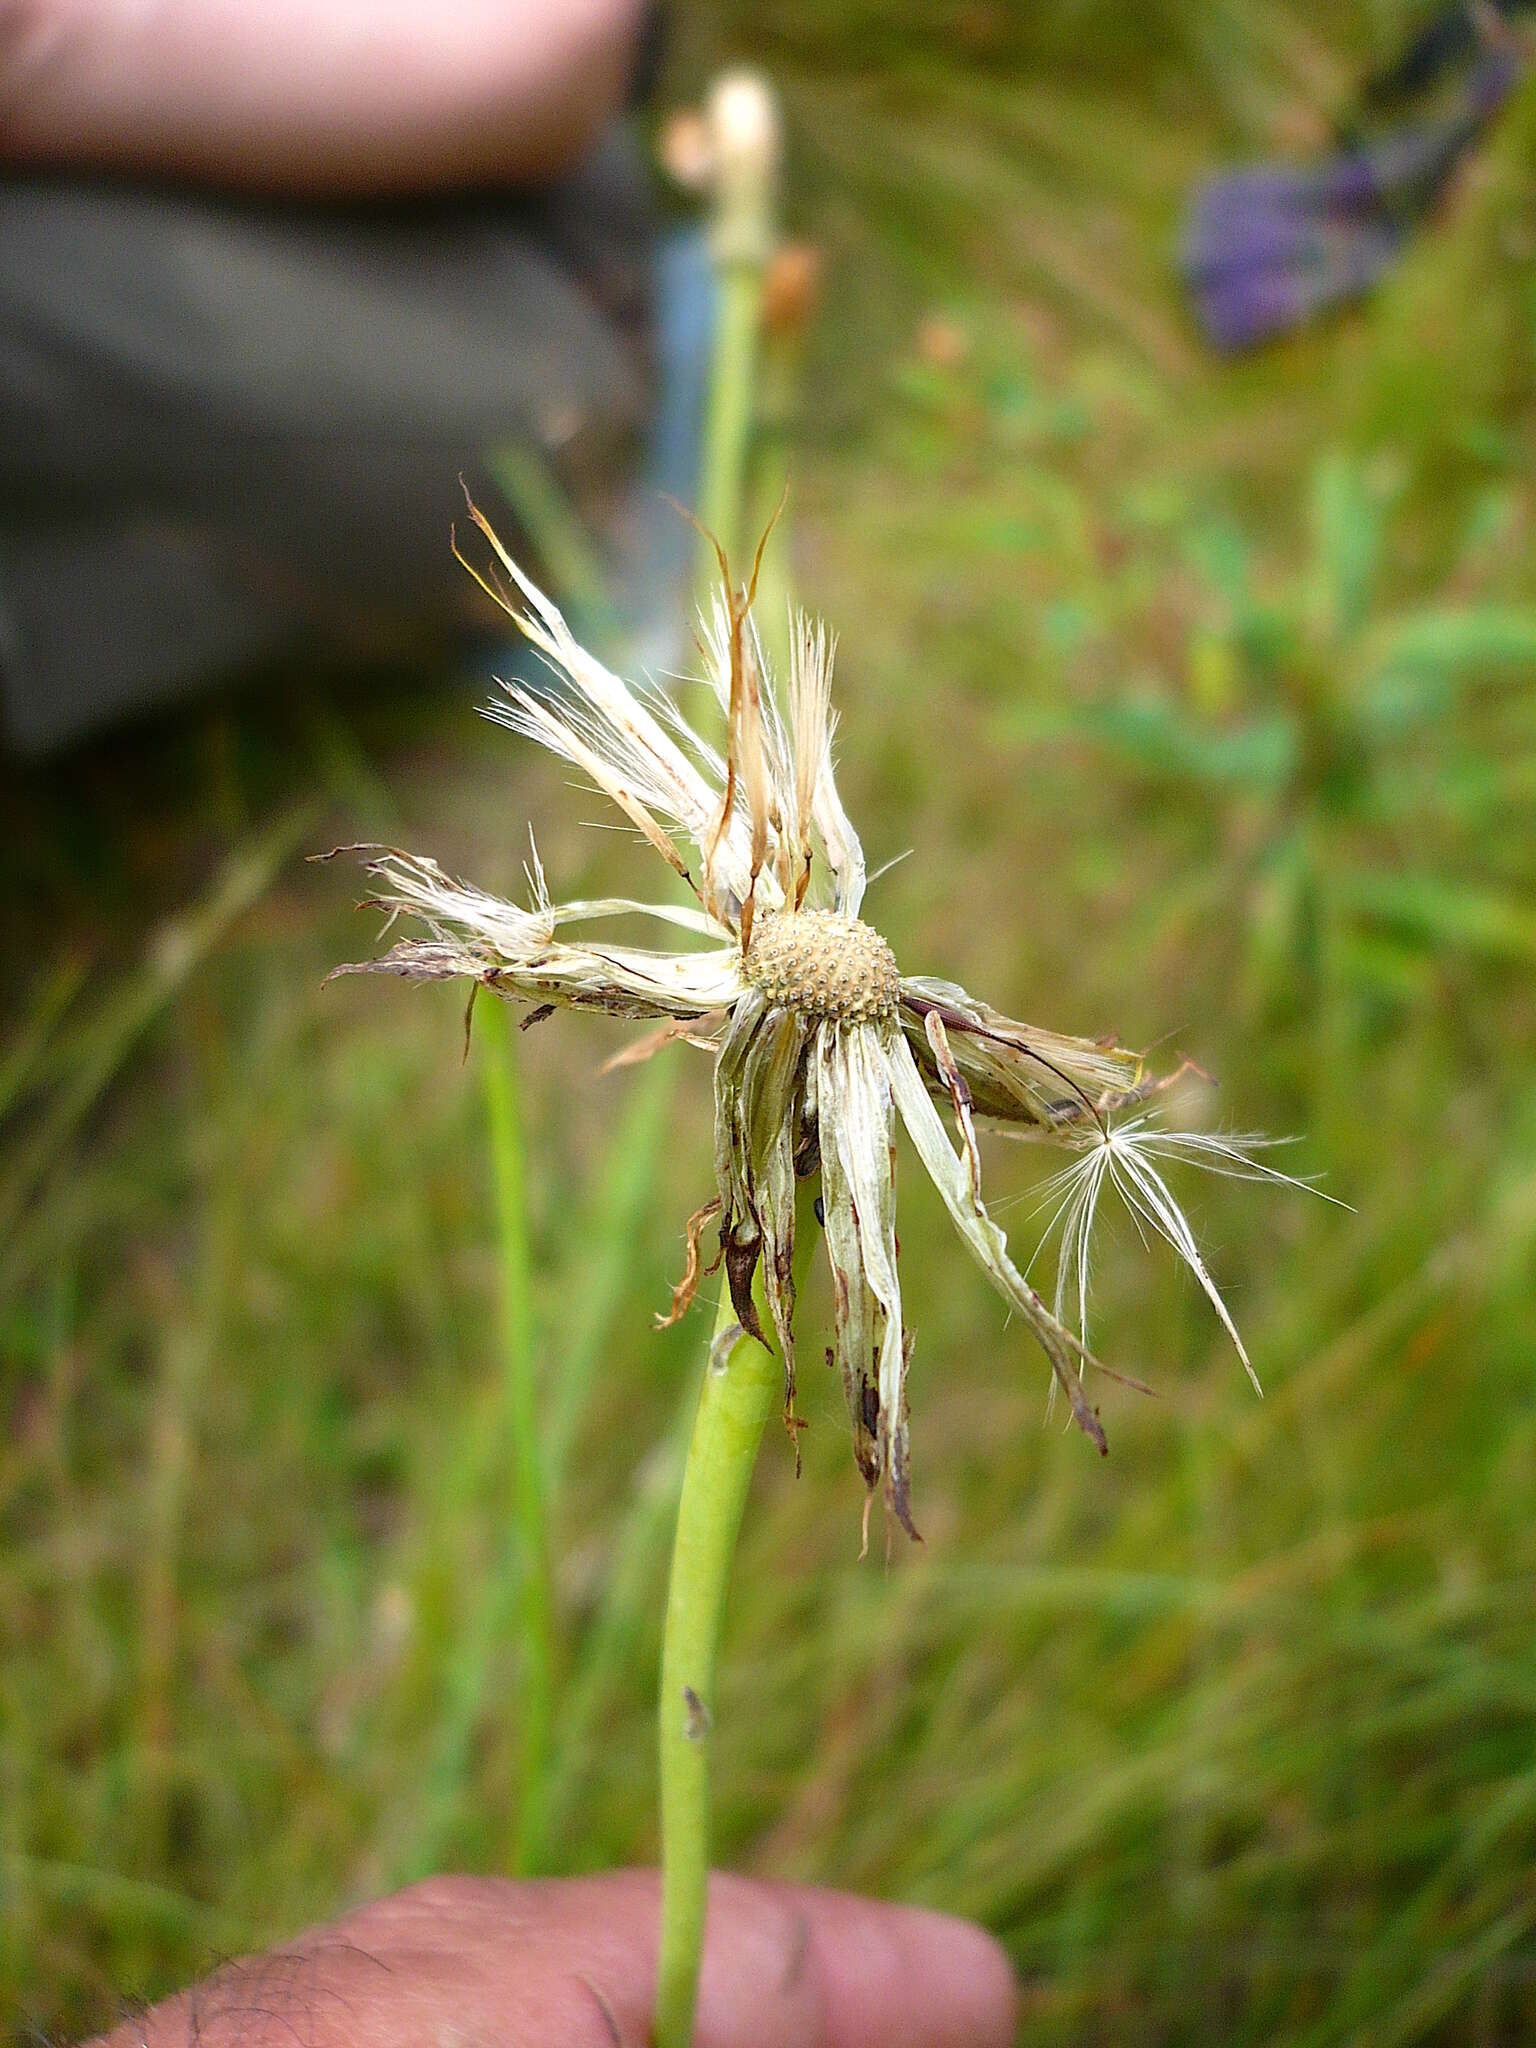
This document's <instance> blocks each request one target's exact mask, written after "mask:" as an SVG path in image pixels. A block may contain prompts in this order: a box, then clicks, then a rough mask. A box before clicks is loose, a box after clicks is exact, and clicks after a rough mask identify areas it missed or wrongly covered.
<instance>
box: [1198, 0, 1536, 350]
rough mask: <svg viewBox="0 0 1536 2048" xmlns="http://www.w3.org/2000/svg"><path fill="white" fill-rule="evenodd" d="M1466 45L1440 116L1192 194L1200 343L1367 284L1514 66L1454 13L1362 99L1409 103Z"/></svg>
mask: <svg viewBox="0 0 1536 2048" xmlns="http://www.w3.org/2000/svg"><path fill="white" fill-rule="evenodd" d="M1512 6H1513V0H1510V4H1507V5H1506V6H1505V8H1504V9H1502V10H1500V11H1501V12H1506V13H1507V12H1510V11H1512ZM1469 47H1470V48H1471V49H1472V50H1474V51H1477V52H1480V54H1478V55H1477V57H1476V61H1475V62H1474V63H1473V65H1472V67H1471V70H1470V73H1469V76H1468V80H1467V84H1466V87H1465V89H1464V91H1463V93H1462V94H1461V96H1460V104H1459V105H1458V106H1456V107H1455V109H1454V110H1453V111H1451V112H1449V113H1447V114H1445V115H1442V116H1440V117H1438V118H1433V119H1421V120H1417V121H1410V122H1405V123H1403V124H1402V125H1400V126H1398V127H1395V128H1388V129H1385V130H1383V131H1382V132H1380V133H1379V134H1377V135H1375V136H1374V137H1372V138H1369V139H1362V140H1360V141H1356V142H1351V143H1349V144H1348V145H1347V146H1346V147H1345V148H1344V149H1342V150H1340V151H1338V152H1337V153H1336V154H1335V155H1333V156H1331V157H1327V158H1325V159H1324V160H1323V161H1322V162H1320V163H1317V164H1313V165H1306V166H1291V165H1286V164H1280V163H1272V162H1271V163H1261V164H1254V165H1249V166H1244V167H1243V168H1241V169H1238V170H1234V171H1223V172H1219V173H1218V174H1217V175H1216V176H1215V177H1213V178H1211V179H1210V180H1209V181H1208V182H1207V183H1206V184H1205V185H1203V186H1202V187H1201V188H1200V190H1199V191H1198V192H1197V193H1196V195H1195V197H1194V200H1193V202H1192V203H1191V206H1190V210H1189V214H1188V216H1187V218H1186V221H1185V225H1184V231H1183V237H1182V242H1181V247H1180V252H1179V268H1180V271H1181V274H1182V275H1183V278H1184V281H1185V284H1186V286H1187V287H1188V289H1189V291H1190V293H1191V295H1192V297H1193V300H1194V306H1195V312H1196V316H1197V318H1198V320H1199V322H1200V325H1201V328H1202V329H1203V331H1204V333H1205V336H1206V339H1207V340H1208V341H1210V342H1211V343H1212V344H1213V346H1215V347H1216V348H1219V349H1222V350H1225V351H1228V352H1235V351H1237V350H1240V349H1245V348H1250V347H1252V346H1254V345H1255V344H1256V343H1259V342H1263V341H1267V340H1269V339H1270V338H1271V337H1273V336H1275V335H1278V334H1283V333H1286V332H1287V331H1289V330H1290V329H1293V328H1295V327H1299V326H1301V325H1302V324H1303V323H1304V322H1306V321H1307V320H1309V319H1310V318H1312V317H1313V315H1315V314H1317V313H1320V312H1322V311H1325V310H1326V309H1327V308H1329V307H1333V306H1338V305H1342V304H1344V303H1346V302H1347V301H1349V300H1351V299H1355V298H1358V297H1360V296H1361V294H1362V293H1364V292H1366V291H1367V290H1368V289H1369V288H1370V287H1371V285H1373V284H1374V283H1375V282H1376V280H1377V278H1379V277H1380V276H1381V274H1382V272H1383V271H1384V270H1385V269H1386V268H1387V266H1388V265H1389V264H1390V263H1391V262H1392V261H1393V259H1394V257H1395V256H1396V255H1397V253H1398V251H1399V250H1400V248H1401V247H1402V245H1403V242H1404V241H1405V240H1406V238H1407V236H1408V235H1409V233H1410V232H1411V230H1412V229H1413V228H1414V227H1415V226H1416V225H1417V224H1418V223H1419V222H1420V221H1421V220H1422V219H1423V218H1424V216H1425V215H1426V214H1427V213H1428V212H1429V210H1430V208H1431V207H1432V206H1433V205H1434V203H1435V201H1436V199H1437V198H1438V197H1439V195H1440V193H1441V192H1442V191H1443V190H1444V188H1445V185H1446V183H1447V181H1448V180H1449V178H1450V175H1451V173H1452V171H1453V170H1454V169H1455V166H1456V164H1457V162H1458V161H1459V160H1460V158H1461V157H1462V155H1463V154H1464V152H1465V151H1466V150H1467V149H1468V148H1469V147H1470V145H1471V144H1472V143H1473V142H1474V141H1475V140H1476V138H1477V137H1478V135H1479V134H1481V132H1482V131H1483V129H1484V128H1486V126H1487V125H1488V123H1489V122H1490V121H1491V120H1492V118H1493V116H1494V115H1495V113H1496V112H1497V111H1498V109H1499V108H1500V107H1501V106H1502V105H1503V103H1504V101H1505V100H1506V99H1507V98H1508V97H1509V94H1510V93H1511V92H1512V91H1513V89H1514V87H1515V85H1516V84H1517V83H1518V81H1519V79H1520V77H1521V75H1522V66H1521V64H1520V62H1519V61H1518V58H1517V56H1516V54H1515V52H1514V50H1513V48H1512V47H1510V46H1507V45H1501V46H1499V47H1492V46H1490V45H1489V44H1488V42H1487V41H1486V38H1485V37H1480V36H1479V33H1478V30H1477V25H1476V23H1475V22H1474V21H1473V20H1472V18H1471V17H1470V16H1469V15H1467V13H1466V12H1465V10H1463V9H1461V8H1455V9H1450V10H1447V12H1446V13H1445V14H1443V15H1441V16H1438V17H1437V18H1436V20H1435V21H1434V22H1432V23H1431V24H1430V25H1429V27H1428V28H1427V29H1425V30H1424V31H1423V32H1422V33H1421V34H1420V36H1419V37H1418V38H1417V39H1416V40H1415V42H1414V44H1413V46H1412V47H1411V49H1410V50H1409V51H1408V53H1407V54H1406V55H1405V57H1404V58H1403V59H1402V60H1400V62H1399V63H1398V64H1397V65H1396V66H1394V67H1393V68H1392V70H1391V71H1389V72H1387V73H1384V74H1383V75H1382V76H1381V77H1380V78H1379V79H1377V80H1374V81H1372V82H1371V83H1370V84H1368V85H1367V87H1366V89H1365V92H1364V94H1363V95H1362V100H1363V104H1364V105H1365V106H1366V107H1368V108H1377V107H1380V106H1382V105H1384V104H1390V103H1392V102H1393V101H1397V100H1400V99H1402V98H1404V97H1406V96H1408V95H1409V94H1417V93H1418V92H1420V91H1422V90H1423V89H1424V88H1425V87H1426V86H1427V85H1428V84H1429V83H1431V82H1432V81H1433V79H1434V77H1435V76H1436V75H1437V74H1438V73H1439V72H1440V71H1441V70H1442V69H1444V68H1445V66H1446V65H1447V64H1448V63H1451V62H1453V61H1455V60H1456V59H1457V58H1459V57H1461V56H1462V55H1464V54H1465V53H1466V51H1467V49H1468V48H1469Z"/></svg>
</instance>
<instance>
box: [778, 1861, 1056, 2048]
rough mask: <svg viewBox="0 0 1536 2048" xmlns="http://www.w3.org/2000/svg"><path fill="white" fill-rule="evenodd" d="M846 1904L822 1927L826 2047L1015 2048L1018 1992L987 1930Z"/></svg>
mask: <svg viewBox="0 0 1536 2048" xmlns="http://www.w3.org/2000/svg"><path fill="white" fill-rule="evenodd" d="M822 1896H823V1897H824V1898H828V1897H833V1896H835V1895H831V1894H822ZM837 1905H838V1910H837V1911H835V1912H832V1913H830V1914H828V1915H826V1916H823V1917H822V1918H820V1919H818V1921H817V1942H818V1948H819V1950H820V1961H821V1966H822V1973H823V1986H824V2010H825V2038H826V2048H877V2044H878V2048H1011V2044H1012V2042H1013V2040H1014V2037H1015V2034H1016V2032H1017V2029H1018V2009H1019V1994H1018V1985H1017V1982H1016V1980H1015V1978H1014V1973H1013V1965H1012V1963H1011V1962H1010V1961H1009V1959H1008V1956H1007V1953H1006V1951H1005V1950H1004V1949H1003V1948H1002V1946H1001V1944H1000V1943H998V1942H997V1941H995V1940H994V1939H993V1938H992V1936H991V1935H990V1934H988V1933H986V1932H985V1930H984V1929H982V1928H980V1927H977V1926H976V1925H975V1924H974V1923H973V1922H971V1921H969V1920H958V1919H956V1918H954V1917H953V1916H952V1915H951V1914H948V1913H936V1912H931V1911H929V1910H928V1909H926V1908H924V1907H918V1906H880V1905H876V1904H874V1903H873V1902H871V1901H869V1900H864V1899H838V1901H837Z"/></svg>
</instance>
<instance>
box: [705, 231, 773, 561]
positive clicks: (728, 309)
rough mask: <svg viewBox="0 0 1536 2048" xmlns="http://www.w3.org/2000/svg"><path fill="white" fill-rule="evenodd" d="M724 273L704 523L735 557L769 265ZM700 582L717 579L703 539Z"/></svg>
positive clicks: (723, 267) (738, 264)
mask: <svg viewBox="0 0 1536 2048" xmlns="http://www.w3.org/2000/svg"><path fill="white" fill-rule="evenodd" d="M717 275H718V280H719V300H718V306H717V311H716V324H715V341H714V351H713V362H712V365H711V372H710V384H709V407H708V411H707V413H706V415H705V421H704V445H703V449H702V451H701V457H700V470H699V476H700V483H699V523H700V524H701V525H702V526H703V527H704V528H705V529H706V530H707V531H708V532H710V533H712V534H713V535H714V536H715V538H716V539H717V540H718V541H719V543H720V545H721V546H722V547H723V548H724V549H725V551H726V554H727V556H728V557H729V558H730V559H731V560H732V561H733V562H734V561H735V559H736V555H737V551H738V549H739V548H740V547H741V545H742V534H741V522H742V515H743V510H744V507H745V504H746V499H747V465H748V462H749V460H750V456H751V449H752V433H753V418H754V414H755V410H756V383H757V355H758V322H759V317H760V314H761V310H762V298H763V265H762V262H761V261H760V260H756V259H753V258H748V259H747V260H745V261H741V260H737V261H732V262H729V263H722V264H720V266H719V269H718V273H717ZM698 580H699V587H700V588H701V589H702V590H704V591H710V590H713V588H714V586H715V584H716V582H717V580H718V571H717V569H716V565H715V557H714V551H713V549H711V548H710V547H709V545H708V543H707V542H706V543H702V544H701V554H700V560H699V578H698Z"/></svg>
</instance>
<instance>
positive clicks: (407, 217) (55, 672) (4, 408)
mask: <svg viewBox="0 0 1536 2048" xmlns="http://www.w3.org/2000/svg"><path fill="white" fill-rule="evenodd" d="M654 240H655V223H654V219H653V215H652V210H651V204H650V199H649V195H648V191H647V186H646V181H645V178H644V175H643V172H642V169H641V166H640V163H639V159H638V156H637V154H636V153H635V152H634V151H632V150H631V149H630V148H629V147H628V145H627V143H626V142H625V140H624V139H623V138H622V136H621V135H620V134H619V133H617V132H615V133H614V134H613V135H612V136H611V137H610V138H608V139H607V140H606V141H605V142H604V143H603V144H602V145H601V146H600V148H599V149H598V150H597V151H596V153H595V154H594V155H593V156H592V158H591V159H590V160H589V161H588V162H587V163H586V164H585V165H584V166H583V167H582V169H581V170H580V171H578V172H577V173H575V174H573V175H571V176H570V177H568V178H566V179H564V180H563V181H562V182H560V183H559V184H558V185H556V186H551V187H549V188H546V189H544V190H542V191H539V192H523V193H516V194H505V193H498V194H487V195H469V196H454V197H452V198H441V199H432V200H423V201H416V202H410V203H389V204H383V203H376V202H372V203H358V204H348V205H341V206H336V205H319V206H317V205H314V204H308V203H292V204H287V203H275V202H264V201H249V200H242V199H238V198H231V197H225V196H218V195H211V194H208V193H201V192H193V191H188V190H181V189H170V188H146V187H143V186H136V185H131V184H126V183H119V182H111V181H104V180H101V179H96V178H79V177H63V176H52V177H44V176H38V177H25V178H18V179H11V180H8V181H3V182H0V698H3V711H4V720H5V726H6V729H7V731H8V733H9V735H10V738H11V739H12V741H13V743H14V744H16V745H18V746H20V747H23V748H25V749H27V750H41V749H44V748H46V747H48V746H51V745H54V744H57V743H58V742H59V741H60V740H61V739H64V738H66V737H70V736H72V735H74V734H76V733H80V732H84V731H86V730H88V729H89V728H90V727H92V726H99V725H101V724H103V723H105V722H107V721H108V720H110V719H115V718H116V717H118V716H120V715H122V714H123V713H125V712H127V711H130V710H134V709H139V708H143V707H147V706H149V705H151V704H153V703H157V702H161V701H165V700H167V699H169V698H171V697H174V696H177V695H180V694H184V693H185V692H186V691H187V690H189V689H190V688H192V687H193V686H194V685H195V684H197V683H198V682H199V681H200V680H202V679H204V678H206V677H207V676H208V675H209V674H210V672H218V671H221V670H222V671H235V670H238V669H240V668H241V667H244V666H246V665H248V664H250V663H253V662H257V661H261V660H264V659H267V658H269V657H271V656H272V655H274V654H278V653H281V652H282V651H283V650H284V648H285V647H287V646H289V645H296V644H298V643H300V642H301V641H302V639H303V636H304V635H305V633H306V631H318V632H319V633H320V634H322V635H323V636H324V637H325V638H326V639H327V640H329V641H331V642H333V643H334V642H336V641H337V640H338V639H339V640H340V641H341V642H342V643H343V644H347V643H356V644H359V645H362V646H367V645H377V644H378V643H379V641H380V639H381V638H387V636H389V635H390V634H392V633H393V632H395V631H397V630H398V629H401V628H412V629H415V630H419V629H420V627H421V626H422V625H423V624H424V623H426V624H430V623H432V622H442V623H443V624H445V625H446V624H448V623H451V622H452V621H453V620H455V619H457V618H459V617H462V616H464V615H465V609H466V596H465V593H466V589H467V585H466V583H465V579H464V578H463V577H462V572H459V571H458V570H457V569H456V567H455V565H454V563H453V561H452V559H451V556H450V553H449V549H448V527H449V524H450V522H451V521H452V519H453V518H454V517H455V514H456V513H457V512H459V511H461V510H462V499H461V498H460V496H459V491H458V481H457V479H458V476H459V473H460V472H461V471H464V472H466V473H468V474H471V475H472V474H473V472H474V471H475V469H476V468H477V466H478V465H479V464H480V462H481V461H482V459H483V458H484V457H485V456H486V455H487V453H489V452H490V451H493V450H494V449H495V448H496V447H497V446H498V445H500V444H505V443H516V444H519V445H520V446H521V447H523V448H525V449H531V450H533V451H536V452H537V453H538V454H539V455H540V456H541V458H543V459H545V460H547V461H548V462H549V463H551V464H552V465H554V466H555V467H556V469H557V471H558V472H559V473H560V474H561V476H562V478H563V480H564V481H565V482H566V483H567V485H568V486H569V487H570V488H573V489H575V490H576V491H577V493H578V495H580V494H581V493H582V491H583V489H584V487H585V486H586V485H587V484H589V483H590V484H591V485H592V487H593V488H600V487H601V480H602V479H605V478H612V477H613V476H615V475H617V474H620V473H622V471H623V469H624V467H625V465H626V461H627V458H628V457H629V455H630V453H631V452H632V451H633V450H634V449H635V448H636V447H637V446H638V443H639V440H640V437H641V434H642V431H643V427H644V423H645V419H646V415H647V411H648V407H649V402H650V393H651V384H652V373H651V364H650V348H649V340H648V337H649V332H650V306H649V298H650V288H651V278H652V274H653V256H654Z"/></svg>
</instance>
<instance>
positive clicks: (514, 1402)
mask: <svg viewBox="0 0 1536 2048" xmlns="http://www.w3.org/2000/svg"><path fill="white" fill-rule="evenodd" d="M480 1032H481V1040H482V1052H483V1054H484V1057H483V1058H482V1060H481V1062H480V1071H481V1074H482V1076H483V1078H484V1083H485V1115H486V1126H487V1129H488V1131H489V1134H490V1143H491V1168H492V1174H493V1178H494V1181H495V1190H496V1234H497V1242H498V1248H499V1252H500V1265H501V1287H500V1295H501V1301H500V1309H501V1343H502V1375H503V1377H502V1393H503V1401H504V1407H503V1417H504V1425H505V1429H506V1433H507V1438H508V1449H509V1451H510V1453H511V1464H512V1485H513V1493H514V1499H513V1503H512V1512H513V1519H514V1525H515V1527H516V1530H517V1536H518V1547H519V1550H520V1552H521V1556H520V1559H519V1565H520V1572H519V1589H520V1595H521V1597H520V1602H519V1605H520V1609H521V1630H520V1635H521V1643H522V1686H521V1700H520V1705H521V1710H522V1711H521V1715H520V1721H519V1730H518V1733H519V1751H520V1757H519V1762H520V1770H519V1784H520V1790H521V1795H522V1796H521V1802H520V1805H519V1810H518V1830H517V1867H518V1869H519V1870H523V1871H529V1870H532V1869H534V1868H536V1867H537V1865H538V1863H539V1861H540V1858H541V1855H542V1851H543V1845H544V1801H545V1793H546V1790H547V1784H548V1777H549V1755H550V1735H551V1731H552V1728H553V1724H554V1713H553V1705H554V1623H553V1616H552V1612H551V1600H550V1589H549V1543H548V1534H547V1530H546V1526H545V1514H544V1482H543V1469H542V1462H541V1458H540V1452H539V1436H538V1390H537V1386H536V1383H535V1375H534V1356H533V1351H534V1347H533V1300H532V1293H533V1290H532V1282H531V1279H530V1275H529V1259H528V1212H527V1203H526V1200H525V1192H526V1186H527V1178H526V1174H525V1172H524V1164H523V1137H522V1130H521V1127H520V1124H519V1120H518V1113H517V1093H516V1086H515V1081H514V1067H513V1059H512V1033H511V1028H510V1026H509V1024H508V1021H507V1011H506V1006H505V1005H504V1004H503V1003H500V1002H489V1003H486V1004H483V1005H482V1015H481V1019H480Z"/></svg>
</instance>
